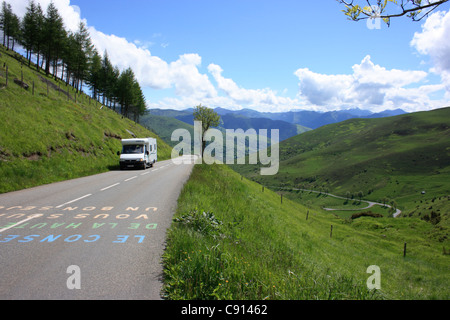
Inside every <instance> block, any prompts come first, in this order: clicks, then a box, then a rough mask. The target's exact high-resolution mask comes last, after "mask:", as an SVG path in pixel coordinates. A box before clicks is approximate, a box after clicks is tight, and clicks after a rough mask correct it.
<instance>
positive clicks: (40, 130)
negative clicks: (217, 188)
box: [0, 46, 171, 193]
mask: <svg viewBox="0 0 450 320" xmlns="http://www.w3.org/2000/svg"><path fill="white" fill-rule="evenodd" d="M0 53H1V58H0V84H2V85H4V84H6V78H5V76H6V70H5V68H3V65H4V64H5V65H7V66H8V74H9V77H8V78H9V81H8V87H4V86H2V87H1V88H0V121H1V129H0V193H4V192H10V191H15V190H20V189H24V188H29V187H34V186H38V185H42V184H47V183H52V182H56V181H61V180H67V179H73V178H78V177H82V176H86V175H92V174H96V173H101V172H105V171H108V170H112V169H116V168H117V167H118V157H117V154H116V153H117V151H120V149H121V142H120V140H121V139H122V138H132V135H131V134H130V133H129V131H130V132H133V133H134V134H135V135H136V136H138V137H156V135H155V134H154V133H152V132H151V131H149V130H147V129H145V128H143V127H142V126H140V125H139V124H136V123H134V122H133V121H131V120H129V119H126V118H122V117H121V116H120V115H119V114H117V113H115V112H114V111H112V110H110V109H108V108H106V107H103V108H102V107H101V104H99V103H98V102H95V101H94V100H91V99H89V97H88V96H87V95H85V94H80V93H79V94H77V96H76V100H77V102H75V95H76V92H75V90H74V89H73V88H72V87H70V86H66V84H65V83H63V82H61V81H59V80H58V81H55V80H54V79H52V78H50V77H46V76H45V74H44V73H42V72H39V73H38V72H37V71H36V70H35V69H31V68H28V66H27V65H26V64H24V65H23V66H21V64H20V62H19V61H18V60H17V59H15V58H13V57H12V56H10V55H9V54H13V53H11V52H6V50H5V49H4V48H3V47H2V46H0ZM15 56H16V57H18V55H17V54H15ZM22 73H23V79H24V80H23V81H24V82H25V83H27V84H28V85H29V86H30V87H29V89H28V90H25V89H23V88H21V87H20V86H19V85H17V84H16V83H14V81H13V80H14V78H17V79H21V78H22ZM44 81H46V82H44ZM33 82H34V95H33V93H32V83H33ZM47 82H48V83H50V85H49V90H48V95H47ZM59 89H61V90H62V91H61V90H59ZM158 147H159V149H158V158H159V160H165V159H170V152H171V150H170V147H169V146H168V145H167V144H165V143H164V142H163V141H162V140H161V139H159V138H158Z"/></svg>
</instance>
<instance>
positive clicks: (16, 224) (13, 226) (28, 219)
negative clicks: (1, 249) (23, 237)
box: [0, 214, 41, 233]
mask: <svg viewBox="0 0 450 320" xmlns="http://www.w3.org/2000/svg"><path fill="white" fill-rule="evenodd" d="M40 216H41V215H39V214H35V215H32V216H30V217H28V218H26V219H25V220H22V221H19V222H17V223H15V224H13V225H12V226H9V227H7V228H3V229H0V233H2V232H5V231H6V230H9V229H11V228H15V227H17V226H18V225H21V224H22V223H25V222H27V221H30V220H32V219H34V218H39V217H40Z"/></svg>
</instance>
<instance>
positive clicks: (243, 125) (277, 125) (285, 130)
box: [141, 109, 311, 141]
mask: <svg viewBox="0 0 450 320" xmlns="http://www.w3.org/2000/svg"><path fill="white" fill-rule="evenodd" d="M216 111H217V109H216ZM164 117H165V118H166V119H165V120H163V119H164ZM152 118H153V120H152ZM167 118H172V119H176V120H179V121H182V122H184V123H185V124H187V125H189V126H193V125H194V116H193V110H192V109H190V110H182V111H177V110H162V109H151V110H149V114H148V115H146V116H144V117H142V118H141V123H145V124H148V125H149V126H150V128H151V129H152V130H154V131H155V132H156V133H157V134H158V135H160V136H161V137H168V138H169V139H170V135H169V134H171V132H170V133H169V132H165V131H166V127H163V126H161V125H160V123H158V119H159V120H160V121H161V123H162V122H164V123H166V124H168V123H170V125H169V127H170V128H171V129H170V130H172V129H173V130H174V129H176V128H178V127H177V123H178V125H179V127H180V128H184V125H182V124H181V123H179V122H173V121H170V120H168V119H167ZM219 129H222V130H225V129H243V130H244V131H246V130H248V129H255V130H257V131H258V130H260V129H267V130H271V129H279V130H280V141H283V140H286V139H288V138H290V137H293V136H296V135H297V134H300V133H303V132H306V131H308V130H311V129H309V128H306V127H304V126H301V125H298V124H293V123H289V122H286V121H282V120H272V119H269V118H266V117H259V118H257V117H247V116H244V115H239V114H234V113H225V114H221V123H220V125H219ZM173 130H172V131H173ZM166 141H167V140H166Z"/></svg>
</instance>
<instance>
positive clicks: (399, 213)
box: [273, 187, 402, 218]
mask: <svg viewBox="0 0 450 320" xmlns="http://www.w3.org/2000/svg"><path fill="white" fill-rule="evenodd" d="M273 188H278V189H285V190H296V191H306V192H314V193H320V194H326V195H327V196H330V197H333V198H338V199H343V200H353V199H350V198H345V197H340V196H336V195H334V194H331V193H326V192H321V191H316V190H309V189H296V188H280V187H273ZM361 202H365V203H367V204H368V206H367V207H365V208H358V209H333V208H323V209H324V210H325V211H361V210H367V209H370V208H372V207H373V206H376V205H378V206H382V207H387V208H392V206H390V205H387V204H383V203H379V202H373V201H369V200H361ZM401 214H402V211H401V210H400V209H396V211H395V213H394V214H393V217H394V218H397V217H398V216H400V215H401Z"/></svg>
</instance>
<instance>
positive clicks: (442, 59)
mask: <svg viewBox="0 0 450 320" xmlns="http://www.w3.org/2000/svg"><path fill="white" fill-rule="evenodd" d="M449 39H450V11H448V12H442V11H439V12H436V13H433V14H432V15H430V16H429V17H428V19H427V20H426V21H425V23H424V24H423V25H422V31H421V32H416V33H415V34H414V38H413V39H412V41H411V46H413V47H414V48H415V49H416V50H417V51H418V52H419V53H420V54H423V55H428V56H430V57H431V60H432V63H433V64H434V68H433V70H432V71H433V72H435V73H437V74H439V75H440V76H441V78H442V82H443V83H444V84H445V86H446V91H447V95H446V96H447V98H448V99H450V41H449Z"/></svg>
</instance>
